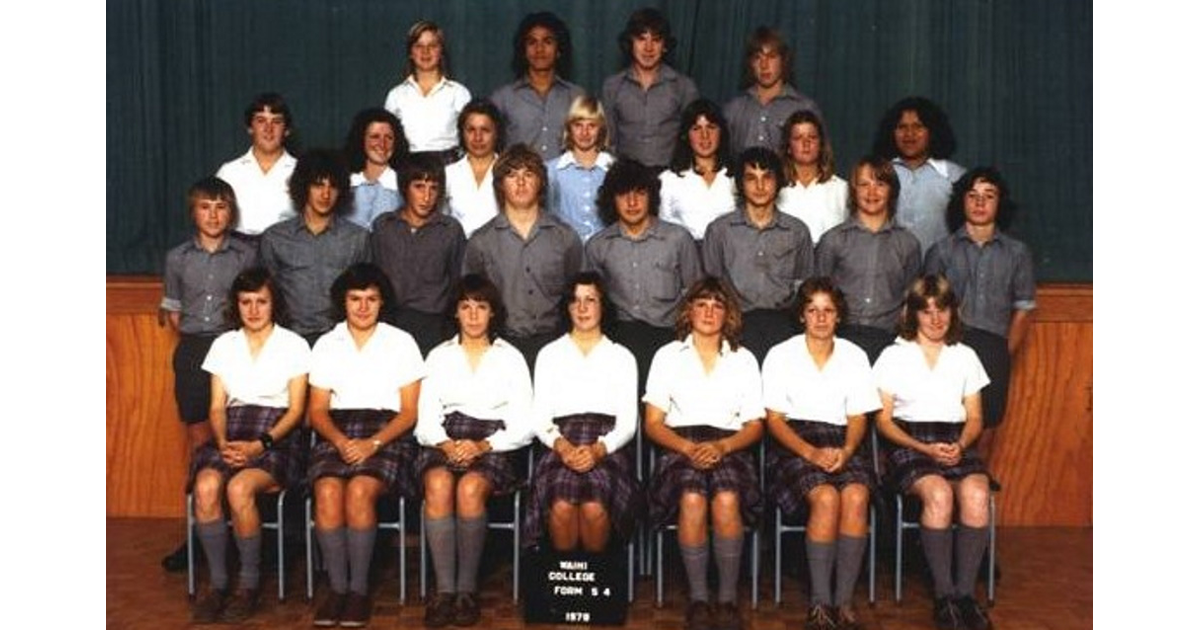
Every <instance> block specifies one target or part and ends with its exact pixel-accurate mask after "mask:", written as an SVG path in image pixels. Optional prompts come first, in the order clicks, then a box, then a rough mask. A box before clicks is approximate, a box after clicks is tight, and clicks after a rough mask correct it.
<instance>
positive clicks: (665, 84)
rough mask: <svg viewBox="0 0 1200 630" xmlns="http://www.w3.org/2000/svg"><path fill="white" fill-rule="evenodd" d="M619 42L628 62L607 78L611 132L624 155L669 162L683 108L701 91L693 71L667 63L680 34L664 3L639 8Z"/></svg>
mask: <svg viewBox="0 0 1200 630" xmlns="http://www.w3.org/2000/svg"><path fill="white" fill-rule="evenodd" d="M617 42H618V43H619V44H620V46H621V53H622V54H623V55H624V58H625V63H627V64H628V67H626V69H625V70H622V71H621V72H618V73H617V74H614V75H612V76H610V77H608V78H607V79H605V80H604V86H603V88H602V89H601V91H600V99H601V100H602V101H603V102H604V110H605V111H606V112H608V117H609V118H608V120H609V125H610V131H611V133H610V134H609V135H610V137H611V138H612V139H613V144H614V145H615V147H616V152H617V155H619V156H620V157H626V158H630V159H633V160H637V161H638V162H641V163H642V164H646V165H647V166H651V167H655V168H663V167H665V166H666V165H667V163H668V162H669V161H670V159H671V147H672V146H673V145H674V144H675V137H676V135H677V133H678V131H679V118H680V113H681V112H682V111H683V108H684V107H686V106H687V104H688V103H691V102H692V101H694V100H696V99H697V98H698V97H699V96H700V92H699V91H698V90H697V89H696V84H695V83H694V82H693V81H692V79H691V78H690V77H688V76H687V75H684V74H682V73H680V72H679V71H677V70H675V68H672V67H671V66H670V65H668V64H667V63H666V60H667V58H668V56H669V55H670V53H672V52H673V51H674V50H675V38H674V37H672V36H671V23H670V22H668V21H667V18H666V16H664V15H663V14H662V13H661V12H660V11H659V10H658V9H653V8H649V7H647V8H642V9H638V10H637V11H634V12H633V13H632V14H631V15H630V16H629V20H628V21H627V22H626V23H625V30H623V31H622V32H621V34H620V36H618V38H617Z"/></svg>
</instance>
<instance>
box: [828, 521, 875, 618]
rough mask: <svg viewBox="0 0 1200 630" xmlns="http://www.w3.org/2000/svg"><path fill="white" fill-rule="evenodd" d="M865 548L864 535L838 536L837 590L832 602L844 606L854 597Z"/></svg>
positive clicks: (865, 539)
mask: <svg viewBox="0 0 1200 630" xmlns="http://www.w3.org/2000/svg"><path fill="white" fill-rule="evenodd" d="M866 549H867V537H866V536H838V539H837V590H836V591H835V592H834V594H833V603H834V604H837V605H838V606H844V605H846V604H849V603H850V600H852V599H854V586H855V585H856V584H857V583H858V573H859V571H860V570H861V569H862V559H863V552H865V551H866Z"/></svg>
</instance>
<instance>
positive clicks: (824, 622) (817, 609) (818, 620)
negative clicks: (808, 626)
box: [808, 606, 837, 628]
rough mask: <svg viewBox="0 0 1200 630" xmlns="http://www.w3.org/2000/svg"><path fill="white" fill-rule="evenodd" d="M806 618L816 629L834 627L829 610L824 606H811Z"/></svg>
mask: <svg viewBox="0 0 1200 630" xmlns="http://www.w3.org/2000/svg"><path fill="white" fill-rule="evenodd" d="M808 618H809V620H810V621H812V622H813V623H814V624H816V625H817V626H818V627H830V628H832V627H836V625H837V624H836V623H835V622H834V621H833V617H832V616H831V615H830V614H829V609H828V608H826V607H825V606H813V609H812V611H811V612H809V614H808Z"/></svg>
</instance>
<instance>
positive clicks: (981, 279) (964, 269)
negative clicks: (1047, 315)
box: [925, 227, 1037, 337]
mask: <svg viewBox="0 0 1200 630" xmlns="http://www.w3.org/2000/svg"><path fill="white" fill-rule="evenodd" d="M925 273H931V274H942V275H944V276H946V278H948V279H949V280H950V286H951V287H953V288H954V293H955V294H957V295H958V298H959V300H960V302H961V303H962V307H961V308H960V309H959V312H960V313H961V314H962V318H963V323H965V324H966V325H968V326H971V327H974V328H981V329H983V330H986V331H988V332H991V333H994V334H997V335H1000V336H1001V337H1007V336H1008V326H1009V324H1010V323H1011V321H1012V314H1013V311H1029V310H1033V308H1034V307H1035V306H1037V303H1036V301H1035V300H1036V293H1037V284H1036V283H1035V282H1034V279H1033V254H1032V253H1031V252H1030V251H1029V247H1028V246H1026V245H1025V243H1022V242H1021V241H1018V240H1017V239H1015V238H1012V237H1011V236H1009V235H1007V234H1004V233H1003V232H1000V231H999V230H997V231H996V233H995V235H993V236H992V239H991V240H989V241H987V242H986V243H984V244H982V245H977V244H976V243H975V242H974V241H972V240H971V238H970V237H969V236H967V228H965V227H961V228H959V229H958V231H957V232H955V233H954V234H951V235H950V236H947V237H946V238H944V239H942V240H940V241H938V242H937V243H935V244H934V246H933V247H931V248H929V251H928V252H927V253H926V254H925Z"/></svg>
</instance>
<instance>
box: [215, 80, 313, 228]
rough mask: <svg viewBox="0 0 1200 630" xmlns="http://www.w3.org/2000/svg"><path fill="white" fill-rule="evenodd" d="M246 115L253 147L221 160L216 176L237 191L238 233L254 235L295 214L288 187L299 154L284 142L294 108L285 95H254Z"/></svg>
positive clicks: (289, 129) (289, 128)
mask: <svg viewBox="0 0 1200 630" xmlns="http://www.w3.org/2000/svg"><path fill="white" fill-rule="evenodd" d="M244 118H245V122H246V133H247V134H249V135H250V149H249V150H248V151H246V154H245V155H243V156H241V157H239V158H235V159H232V160H230V161H228V162H226V163H224V164H222V165H221V168H220V169H218V170H217V177H219V178H221V179H223V180H225V181H226V182H228V183H229V185H230V186H233V189H234V191H236V192H237V196H238V201H239V202H240V203H239V208H238V209H239V211H240V212H239V213H238V217H237V222H236V223H235V224H234V226H235V228H236V229H237V232H238V234H239V235H242V236H246V237H249V238H251V239H254V238H257V237H258V236H259V235H260V234H262V233H263V231H264V230H266V229H267V228H268V227H271V226H272V225H274V224H276V223H278V222H280V221H282V220H284V219H287V218H290V217H293V216H295V215H296V212H297V208H294V207H293V206H292V200H291V199H290V198H289V197H288V187H287V186H288V178H290V177H291V176H292V171H293V170H295V168H296V158H294V157H292V154H290V153H288V151H287V148H286V146H285V141H286V140H287V138H288V136H289V135H291V133H292V112H291V110H290V109H288V106H287V103H285V102H284V100H283V97H282V96H280V95H278V94H275V93H274V92H267V93H264V94H259V95H258V96H255V97H254V100H252V101H250V104H249V105H247V106H246V112H245V114H244Z"/></svg>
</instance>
